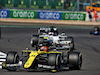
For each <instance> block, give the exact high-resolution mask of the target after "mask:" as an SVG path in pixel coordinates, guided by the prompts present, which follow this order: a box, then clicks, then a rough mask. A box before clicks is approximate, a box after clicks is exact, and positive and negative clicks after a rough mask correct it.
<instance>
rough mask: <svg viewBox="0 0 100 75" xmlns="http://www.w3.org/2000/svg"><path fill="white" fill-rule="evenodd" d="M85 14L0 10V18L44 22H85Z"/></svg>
mask: <svg viewBox="0 0 100 75" xmlns="http://www.w3.org/2000/svg"><path fill="white" fill-rule="evenodd" d="M86 17H87V15H86V13H78V12H59V11H32V10H0V18H29V19H45V20H48V19H50V20H81V21H87V18H86Z"/></svg>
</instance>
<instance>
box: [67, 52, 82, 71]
mask: <svg viewBox="0 0 100 75" xmlns="http://www.w3.org/2000/svg"><path fill="white" fill-rule="evenodd" d="M67 62H68V65H69V69H70V70H80V69H81V66H82V54H81V53H79V52H69V53H68V61H67Z"/></svg>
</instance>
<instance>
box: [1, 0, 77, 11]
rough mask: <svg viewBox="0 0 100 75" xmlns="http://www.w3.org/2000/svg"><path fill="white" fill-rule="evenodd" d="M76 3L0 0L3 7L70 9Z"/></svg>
mask: <svg viewBox="0 0 100 75" xmlns="http://www.w3.org/2000/svg"><path fill="white" fill-rule="evenodd" d="M76 3H77V1H76V0H74V1H67V0H0V5H1V6H2V7H3V8H18V9H42V10H45V9H55V10H56V9H57V10H63V9H66V10H72V9H73V8H74V6H75V4H76Z"/></svg>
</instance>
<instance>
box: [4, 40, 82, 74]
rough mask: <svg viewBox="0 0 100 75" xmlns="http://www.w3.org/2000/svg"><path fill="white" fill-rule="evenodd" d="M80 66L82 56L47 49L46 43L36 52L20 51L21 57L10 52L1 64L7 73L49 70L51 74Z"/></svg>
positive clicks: (77, 53)
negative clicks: (65, 68)
mask: <svg viewBox="0 0 100 75" xmlns="http://www.w3.org/2000/svg"><path fill="white" fill-rule="evenodd" d="M81 66H82V54H81V53H80V52H73V51H70V50H67V51H66V54H64V53H63V52H60V51H57V50H56V49H51V48H48V41H47V42H45V44H44V45H42V47H40V48H39V49H38V50H36V51H33V50H28V49H27V50H22V56H21V57H19V55H18V53H17V52H14V51H10V52H8V54H7V57H6V61H5V62H4V63H3V64H2V67H3V69H7V70H8V71H16V70H21V69H23V70H27V71H38V70H39V71H40V70H49V71H51V72H56V71H60V70H61V69H63V68H64V67H68V68H69V69H70V70H80V69H81Z"/></svg>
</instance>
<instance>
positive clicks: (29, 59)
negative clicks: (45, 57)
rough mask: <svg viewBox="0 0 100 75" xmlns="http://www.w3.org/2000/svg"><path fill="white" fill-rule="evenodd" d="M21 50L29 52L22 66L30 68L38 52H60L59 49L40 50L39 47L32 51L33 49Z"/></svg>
mask: <svg viewBox="0 0 100 75" xmlns="http://www.w3.org/2000/svg"><path fill="white" fill-rule="evenodd" d="M22 52H30V54H29V58H28V60H27V62H26V63H25V64H24V68H30V67H31V65H32V64H34V60H35V58H36V57H37V56H38V55H39V54H50V53H60V54H61V53H62V52H59V51H49V52H46V51H40V49H39V50H38V51H33V50H22Z"/></svg>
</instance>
